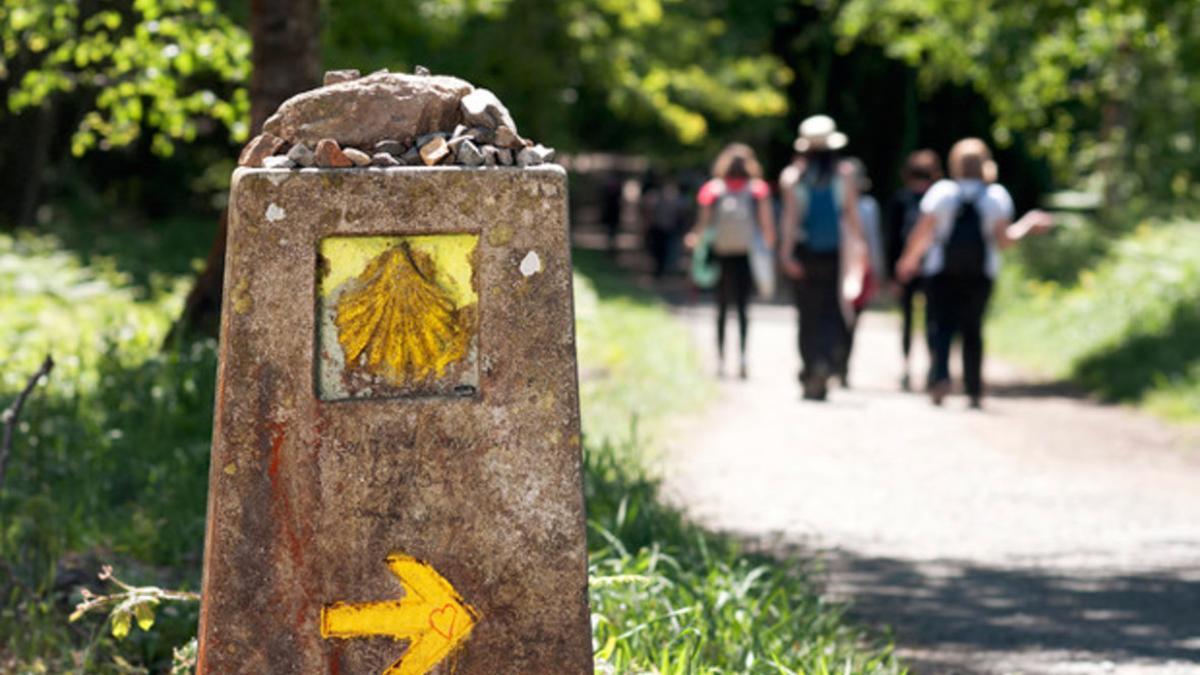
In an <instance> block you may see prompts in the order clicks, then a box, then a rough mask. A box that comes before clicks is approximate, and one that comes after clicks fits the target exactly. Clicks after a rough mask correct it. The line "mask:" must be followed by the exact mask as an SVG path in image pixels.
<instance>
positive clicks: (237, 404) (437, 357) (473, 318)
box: [199, 166, 592, 675]
mask: <svg viewBox="0 0 1200 675" xmlns="http://www.w3.org/2000/svg"><path fill="white" fill-rule="evenodd" d="M566 213H567V212H566V180H565V174H564V172H563V171H562V169H561V168H559V167H556V166H540V167H536V168H525V169H518V168H487V169H461V168H455V167H450V168H440V167H435V168H424V167H422V168H407V167H395V168H370V169H366V168H363V169H357V168H355V169H315V168H314V169H305V170H302V171H289V170H286V169H261V168H242V169H239V170H238V171H237V172H236V173H235V174H234V179H233V187H232V194H231V206H230V220H229V244H228V258H227V268H226V278H225V288H226V298H225V303H224V310H223V312H224V313H223V317H222V332H221V361H220V373H219V381H218V393H217V410H216V423H215V429H214V437H213V452H212V470H211V479H210V480H211V484H210V493H209V494H210V496H209V507H208V508H209V513H208V535H207V540H206V547H205V564H204V601H203V608H202V611H201V618H200V662H199V672H200V673H206V674H225V673H256V674H261V673H286V674H304V675H307V674H310V673H330V674H335V673H336V674H340V675H350V674H358V673H362V674H368V673H370V674H375V673H385V672H386V673H393V674H401V673H424V672H431V671H432V672H443V673H449V672H455V673H462V674H469V673H585V672H591V670H592V656H591V637H590V628H589V620H588V608H587V569H586V565H587V560H586V556H587V552H586V542H585V530H584V527H585V525H584V512H583V500H582V491H581V490H582V489H581V475H580V438H579V418H578V398H577V384H576V365H575V344H574V325H573V312H572V306H571V302H572V301H571V262H570V257H569V256H570V254H569V249H568V240H567V227H566Z"/></svg>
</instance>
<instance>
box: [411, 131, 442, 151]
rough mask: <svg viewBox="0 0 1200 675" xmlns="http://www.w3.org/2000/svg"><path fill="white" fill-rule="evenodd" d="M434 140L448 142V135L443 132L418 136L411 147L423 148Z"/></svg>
mask: <svg viewBox="0 0 1200 675" xmlns="http://www.w3.org/2000/svg"><path fill="white" fill-rule="evenodd" d="M435 138H441V139H443V140H447V141H448V140H450V134H448V133H446V132H445V131H431V132H429V133H427V134H421V135H420V136H417V140H416V141H414V142H413V145H414V146H416V147H417V148H423V147H425V146H426V145H428V144H429V142H430V141H432V140H433V139H435Z"/></svg>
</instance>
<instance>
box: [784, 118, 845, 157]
mask: <svg viewBox="0 0 1200 675" xmlns="http://www.w3.org/2000/svg"><path fill="white" fill-rule="evenodd" d="M797 134H798V137H797V138H796V142H795V144H794V147H795V148H796V152H808V151H809V150H841V149H842V148H844V147H846V144H847V143H849V142H850V139H849V138H846V134H843V133H842V132H840V131H838V130H837V123H836V122H834V121H833V118H832V117H829V116H828V115H813V116H812V117H809V118H808V119H806V120H804V121H803V122H801V123H800V129H799V130H798V131H797Z"/></svg>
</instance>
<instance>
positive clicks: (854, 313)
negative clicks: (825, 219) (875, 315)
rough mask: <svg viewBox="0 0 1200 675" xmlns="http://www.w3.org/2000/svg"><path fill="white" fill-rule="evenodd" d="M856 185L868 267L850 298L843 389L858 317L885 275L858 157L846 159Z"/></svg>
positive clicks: (874, 208) (873, 205)
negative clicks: (857, 292)
mask: <svg viewBox="0 0 1200 675" xmlns="http://www.w3.org/2000/svg"><path fill="white" fill-rule="evenodd" d="M846 164H847V165H849V167H850V171H851V174H852V175H853V176H854V182H855V185H857V186H858V220H859V223H861V224H862V233H863V240H864V242H865V243H866V247H867V259H868V260H869V262H870V265H869V267H866V268H861V269H862V273H863V280H862V290H861V291H860V292H859V294H858V297H856V298H851V299H850V310H851V316H850V320H849V323H848V324H847V326H846V348H845V350H844V351H843V353H842V355H841V361H840V362H839V363H838V369H837V370H838V373H837V375H838V379H839V380H840V381H841V385H842V388H844V389H848V388H849V387H850V358H851V355H852V353H853V352H854V336H855V334H856V332H857V330H858V319H859V317H860V316H862V313H863V312H864V311H866V309H867V303H869V302H870V301H871V297H872V296H873V295H874V294H875V289H876V288H878V286H879V282H880V279H881V277H882V275H883V274H884V265H885V262H884V242H883V231H882V227H881V225H880V222H879V221H880V213H879V202H878V201H877V200H876V199H875V198H874V197H872V196H871V194H870V191H871V177H870V175H869V174H868V173H867V166H866V165H865V164H863V162H862V160H861V159H859V158H857V157H849V158H847V159H846Z"/></svg>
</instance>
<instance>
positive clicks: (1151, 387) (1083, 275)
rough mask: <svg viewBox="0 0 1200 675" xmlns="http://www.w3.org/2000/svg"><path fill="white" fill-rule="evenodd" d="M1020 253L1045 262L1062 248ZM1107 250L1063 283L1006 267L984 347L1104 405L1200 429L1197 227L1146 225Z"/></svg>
mask: <svg viewBox="0 0 1200 675" xmlns="http://www.w3.org/2000/svg"><path fill="white" fill-rule="evenodd" d="M1078 238H1079V237H1075V239H1078ZM1065 245H1066V246H1068V247H1069V246H1070V242H1066V244H1065ZM1026 246H1028V247H1040V248H1041V253H1040V254H1038V255H1039V257H1041V258H1046V259H1051V258H1053V256H1054V254H1055V251H1056V250H1057V249H1058V247H1059V244H1057V242H1055V241H1054V240H1053V239H1051V240H1047V241H1046V242H1045V243H1042V242H1030V243H1029V244H1026ZM1103 250H1104V253H1103V254H1102V255H1099V256H1097V257H1096V258H1095V260H1094V261H1093V262H1091V263H1090V265H1089V266H1088V267H1086V268H1084V269H1083V270H1082V271H1080V272H1078V273H1077V274H1072V275H1070V276H1069V277H1068V278H1064V279H1045V278H1042V277H1043V276H1044V275H1041V274H1039V273H1037V272H1036V271H1035V268H1036V266H1033V265H1022V264H1015V265H1010V266H1009V267H1008V269H1006V270H1005V272H1004V274H1003V275H1002V278H1001V280H1000V284H999V287H998V293H997V298H996V300H997V301H996V303H995V311H994V315H993V319H992V321H991V322H990V325H989V341H990V343H991V344H993V345H995V347H996V349H997V351H998V352H999V353H1001V354H1004V355H1005V356H1006V357H1008V358H1011V359H1013V360H1015V361H1017V362H1020V363H1024V364H1026V365H1028V366H1031V367H1033V368H1035V369H1037V370H1039V371H1041V372H1044V373H1047V374H1050V375H1052V376H1055V377H1060V378H1064V379H1069V380H1072V381H1074V382H1076V383H1078V384H1080V385H1082V386H1083V387H1085V388H1086V389H1088V390H1089V391H1092V392H1094V393H1096V394H1097V395H1099V396H1100V397H1101V398H1103V399H1104V400H1107V401H1113V402H1122V403H1131V404H1137V405H1141V406H1143V407H1145V408H1147V409H1149V410H1150V411H1152V412H1155V413H1158V414H1160V415H1163V416H1165V417H1167V418H1170V419H1173V420H1177V421H1183V422H1196V421H1200V339H1198V338H1197V336H1198V335H1200V225H1197V224H1195V223H1159V224H1143V225H1142V226H1140V227H1138V228H1136V229H1135V230H1134V231H1132V232H1131V233H1129V234H1127V235H1124V236H1122V237H1120V238H1117V239H1114V240H1112V241H1109V242H1106V245H1105V246H1104V247H1103ZM1065 255H1066V254H1065ZM1066 257H1067V258H1069V257H1070V256H1069V255H1066ZM1043 266H1044V265H1043Z"/></svg>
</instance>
